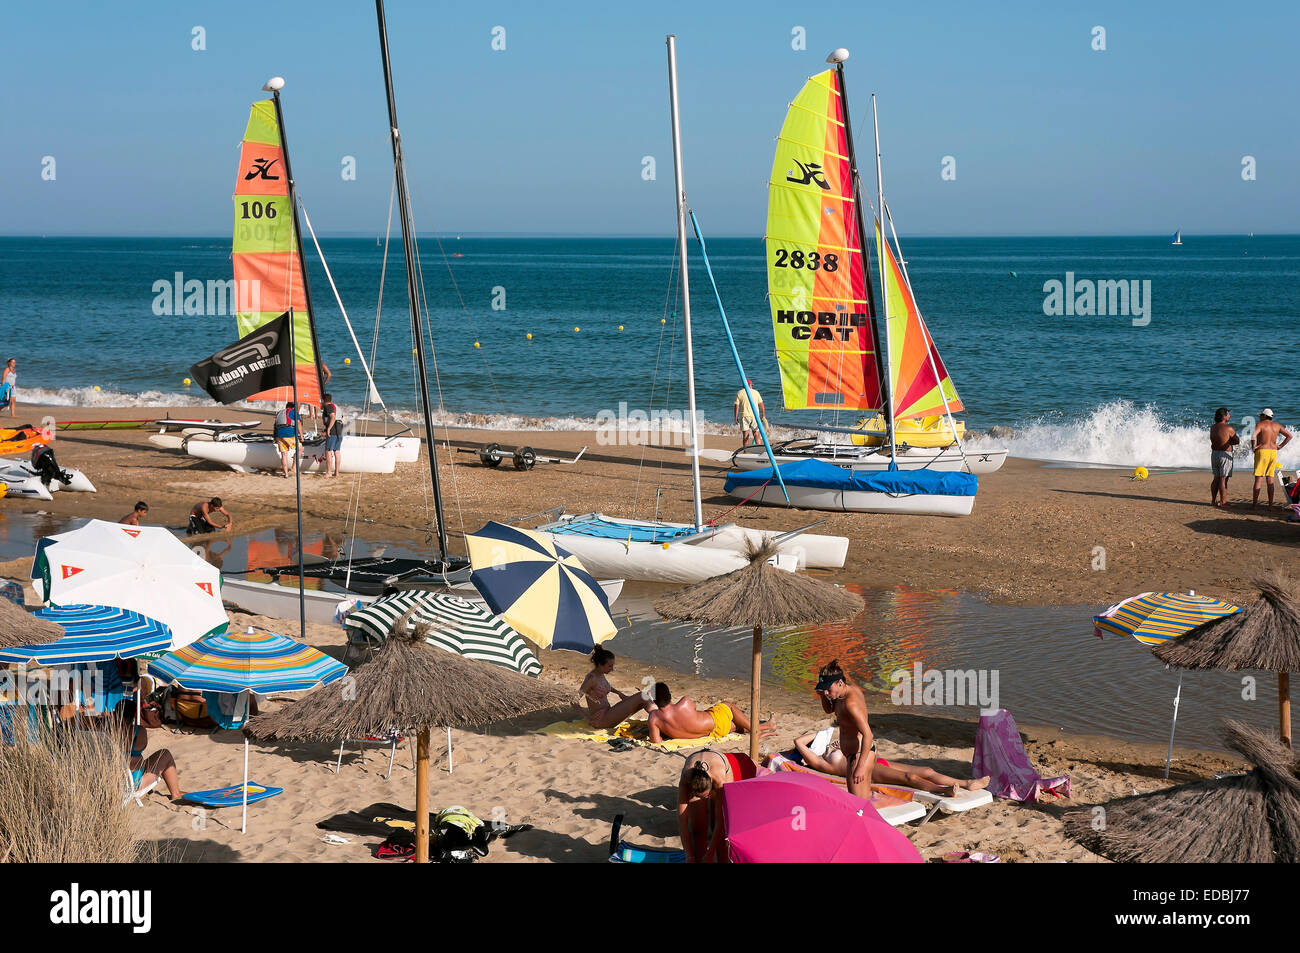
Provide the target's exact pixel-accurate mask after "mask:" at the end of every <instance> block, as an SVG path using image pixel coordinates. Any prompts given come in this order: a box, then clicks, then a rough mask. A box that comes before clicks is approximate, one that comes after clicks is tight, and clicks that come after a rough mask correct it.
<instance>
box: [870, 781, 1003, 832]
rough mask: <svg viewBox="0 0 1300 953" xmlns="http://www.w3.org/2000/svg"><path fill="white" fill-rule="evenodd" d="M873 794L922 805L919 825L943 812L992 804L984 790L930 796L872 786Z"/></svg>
mask: <svg viewBox="0 0 1300 953" xmlns="http://www.w3.org/2000/svg"><path fill="white" fill-rule="evenodd" d="M871 790H872V791H873V792H876V791H879V792H882V793H887V794H889V795H891V796H893V797H898V798H903V797H906V798H907V799H908V800H910V801H912V802H913V803H915V804H919V805H922V806H923V807H925V809H926V814H925V818H924V819H923V820H922V821H921V824H918V825H917V826H918V827H920V826H921V825H923V824H925V823H926V821H929V820H930V818H932V817H934V815H935V814H938V813H939V812H943V813H944V814H960V813H962V812H963V811H969V810H972V809H974V808H977V807H985V806H986V805H989V804H992V803H993V793H992V792H991V791H989V789H988V788H985V789H984V790H982V791H959V792H958V793H957V794H956V795H948V796H945V795H942V794H932V793H931V792H929V791H922V790H919V789H917V788H907V787H902V786H900V785H894V784H873V785H871Z"/></svg>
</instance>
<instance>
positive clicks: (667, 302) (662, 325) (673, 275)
mask: <svg viewBox="0 0 1300 953" xmlns="http://www.w3.org/2000/svg"><path fill="white" fill-rule="evenodd" d="M676 280H677V255H676V254H674V255H673V256H672V260H671V263H670V265H669V268H668V287H667V289H666V290H665V292H664V310H663V313H662V315H661V316H660V320H659V342H658V344H657V345H656V346H655V371H654V376H653V377H651V379H650V410H651V411H653V410H654V407H655V389H656V388H657V386H658V384H659V362H660V356H661V355H662V354H663V350H664V333H665V332H666V331H667V330H668V315H669V308H670V306H671V303H672V296H673V288H674V287H675V284H676ZM648 449H649V447H648V445H647V444H645V443H642V444H641V462H640V463H638V464H637V468H636V489H635V491H634V493H633V496H632V515H633V516H635V515H636V513H637V507H638V506H639V505H640V502H641V472H642V470H644V469H645V455H646V450H648Z"/></svg>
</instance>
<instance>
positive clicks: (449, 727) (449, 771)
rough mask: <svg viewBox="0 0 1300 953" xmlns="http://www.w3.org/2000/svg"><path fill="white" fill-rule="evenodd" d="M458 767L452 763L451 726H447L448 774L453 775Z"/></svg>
mask: <svg viewBox="0 0 1300 953" xmlns="http://www.w3.org/2000/svg"><path fill="white" fill-rule="evenodd" d="M455 770H456V766H455V765H454V764H452V763H451V725H448V726H447V773H448V774H451V773H452V772H453V771H455Z"/></svg>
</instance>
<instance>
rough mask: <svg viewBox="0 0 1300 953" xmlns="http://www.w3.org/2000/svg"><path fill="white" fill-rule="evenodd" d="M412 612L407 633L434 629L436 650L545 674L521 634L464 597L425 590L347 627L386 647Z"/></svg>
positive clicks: (367, 610)
mask: <svg viewBox="0 0 1300 953" xmlns="http://www.w3.org/2000/svg"><path fill="white" fill-rule="evenodd" d="M412 609H414V610H415V615H414V616H413V617H412V620H411V622H410V623H409V624H408V626H407V628H408V629H414V628H415V623H417V622H426V623H428V624H429V625H431V626H433V634H432V635H430V636H429V637H428V638H427V639H426V641H427V642H429V643H430V644H431V645H436V646H438V648H440V649H446V650H447V651H448V652H455V653H456V654H457V655H463V656H465V657H466V658H472V659H478V660H479V661H480V662H490V663H492V664H493V665H501V666H503V667H505V668H509V669H513V670H514V671H516V672H519V673H520V674H522V675H531V676H532V677H533V678H536V677H537V676H539V675H541V674H542V663H541V662H539V661H537V656H536V655H534V654H533V652H532V650H531V649H530V648H529V647H528V644H527V643H526V642H524V640H523V639H522V638H521V637H520V635H519V633H518V632H516V631H515V630H514V629H512V628H510V626H508V625H506V624H505V623H504V622H502V621H501V620H500V619H496V618H493V617H492V614H491V613H490V612H488V611H487V610H486V609H485V608H483V607H482V606H478V605H475V604H474V603H472V602H469V601H467V600H465V599H461V598H460V597H459V596H452V595H447V594H446V593H441V592H425V591H422V590H410V591H408V592H399V593H397V594H396V595H392V596H385V597H384V598H382V599H376V600H375V601H374V602H372V603H370V605H368V606H366V607H364V608H362V609H357V610H355V611H353V612H352V613H350V614H349V615H348V617H347V620H346V621H345V623H344V627H345V628H348V629H353V630H355V631H357V632H361V633H364V634H365V635H367V636H369V637H370V638H372V639H374V640H375V641H376V642H382V641H383V640H384V639H385V638H387V637H388V633H389V632H390V631H392V628H393V624H394V623H395V622H396V621H397V620H398V619H400V618H401V617H402V616H403V615H405V614H406V612H408V611H409V610H412Z"/></svg>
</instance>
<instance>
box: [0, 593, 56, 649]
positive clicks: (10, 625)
mask: <svg viewBox="0 0 1300 953" xmlns="http://www.w3.org/2000/svg"><path fill="white" fill-rule="evenodd" d="M64 631H65V630H64V628H63V626H61V625H58V624H57V623H54V622H50V621H49V620H47V619H42V618H40V617H38V616H36V615H35V614H33V613H31V612H28V611H27V610H26V609H24V608H23V607H22V606H21V605H16V604H14V603H13V602H10V601H9V600H8V599H0V649H12V648H17V647H18V646H21V645H40V644H42V643H45V642H53V641H55V640H56V639H60V638H62V637H63V634H64Z"/></svg>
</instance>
